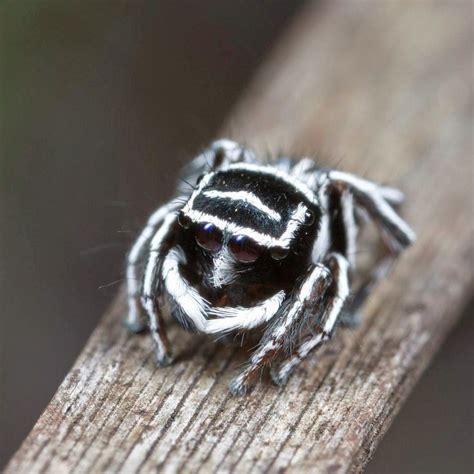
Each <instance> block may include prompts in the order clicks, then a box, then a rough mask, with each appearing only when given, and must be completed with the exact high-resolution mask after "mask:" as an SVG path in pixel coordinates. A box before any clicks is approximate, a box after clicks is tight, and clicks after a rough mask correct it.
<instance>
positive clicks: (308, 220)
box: [304, 209, 314, 225]
mask: <svg viewBox="0 0 474 474" xmlns="http://www.w3.org/2000/svg"><path fill="white" fill-rule="evenodd" d="M313 223H314V212H313V211H310V210H309V209H308V210H307V211H306V212H305V215H304V225H313Z"/></svg>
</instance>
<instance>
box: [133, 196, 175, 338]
mask: <svg viewBox="0 0 474 474" xmlns="http://www.w3.org/2000/svg"><path fill="white" fill-rule="evenodd" d="M176 208H177V203H176V202H174V201H172V202H170V203H167V204H165V205H163V206H161V207H160V208H159V209H157V210H156V211H155V212H154V213H153V214H152V215H151V216H150V218H149V219H148V222H147V224H146V226H145V228H144V229H143V230H142V232H141V234H140V235H139V237H138V239H137V240H136V241H135V243H134V244H133V246H132V249H131V250H130V253H129V254H128V258H127V271H126V275H127V302H128V315H127V317H126V319H125V325H126V326H127V328H128V329H129V330H130V331H132V332H141V331H143V330H144V329H145V328H146V321H145V318H144V315H143V308H142V305H141V302H140V293H141V290H142V280H143V261H144V260H145V258H146V255H147V253H148V251H149V245H150V242H151V239H152V238H153V236H154V235H155V234H156V232H157V231H158V229H159V227H160V226H161V225H162V223H163V220H164V218H165V217H166V215H167V214H169V213H170V212H174V211H175V210H176Z"/></svg>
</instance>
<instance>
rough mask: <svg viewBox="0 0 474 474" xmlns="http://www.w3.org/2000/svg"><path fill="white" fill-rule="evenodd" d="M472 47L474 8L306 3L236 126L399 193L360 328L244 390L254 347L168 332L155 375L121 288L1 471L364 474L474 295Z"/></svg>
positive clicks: (254, 138)
mask: <svg viewBox="0 0 474 474" xmlns="http://www.w3.org/2000/svg"><path fill="white" fill-rule="evenodd" d="M472 40H473V33H472V18H471V4H470V2H466V3H460V2H457V3H455V2H441V3H435V2H416V3H415V2H414V3H412V4H411V6H410V8H407V6H406V5H405V4H403V2H389V3H388V2H383V3H382V2H381V3H375V2H373V3H370V4H367V3H365V2H360V3H359V2H348V3H333V2H331V3H330V4H326V5H324V6H320V5H319V4H318V5H316V4H311V5H309V6H308V7H307V9H306V11H305V12H303V14H302V15H301V17H300V18H299V20H298V21H297V22H296V24H294V26H293V28H292V29H291V31H290V32H289V33H288V34H287V35H286V36H285V37H284V38H283V40H282V42H281V45H280V46H279V47H278V48H277V49H276V51H275V53H274V55H273V56H272V58H270V60H269V62H268V63H267V64H266V66H265V67H264V68H263V69H262V71H261V73H260V74H259V75H258V77H257V79H256V81H255V83H254V84H253V86H252V87H251V89H250V90H249V91H248V94H247V95H246V96H245V98H244V99H243V100H242V101H241V103H240V105H239V107H238V108H237V110H236V111H235V114H234V115H233V116H232V117H231V120H230V121H229V124H228V125H227V128H226V130H227V132H229V131H231V133H232V135H233V136H234V137H237V138H242V139H245V140H246V141H247V142H249V143H251V144H254V145H256V146H258V147H261V148H267V147H268V148H271V149H279V148H283V149H286V150H298V151H305V152H312V151H314V150H322V152H323V153H324V154H327V155H328V156H332V157H335V159H336V161H337V162H340V166H341V167H343V168H344V169H347V170H350V171H355V172H358V173H362V174H366V175H369V176H370V177H371V178H374V179H377V180H380V181H383V182H389V183H392V184H396V185H399V186H400V187H401V188H402V189H403V190H404V191H405V192H406V194H407V196H408V202H407V205H406V207H405V209H404V216H405V217H406V218H407V220H408V221H409V222H410V223H411V224H412V225H413V227H414V228H415V229H416V231H417V232H418V236H419V238H418V241H417V243H416V245H415V246H414V247H412V248H411V249H410V250H409V251H408V252H407V254H406V255H405V256H404V257H403V259H402V260H401V261H400V262H399V263H398V264H397V266H396V268H395V270H394V272H393V273H392V274H391V275H390V277H389V278H388V279H387V280H386V281H385V282H383V283H382V284H380V285H379V287H378V288H377V289H376V291H375V292H374V294H373V296H372V298H371V299H370V301H369V302H368V304H367V306H366V308H365V311H364V313H365V315H364V323H363V325H362V327H360V329H357V330H340V331H339V332H338V333H337V335H336V337H335V338H334V339H333V340H332V341H331V342H330V343H329V344H327V345H326V346H325V347H324V348H323V349H322V350H321V351H320V352H319V353H318V355H317V357H316V356H313V357H310V358H309V360H308V361H307V362H306V363H304V364H303V365H302V366H301V367H300V368H299V369H298V370H297V372H296V373H295V375H294V376H293V378H292V379H291V380H290V382H289V384H288V385H287V386H286V387H285V388H283V389H280V388H276V387H273V386H271V385H270V384H269V383H268V381H264V383H261V384H259V385H258V386H257V387H256V389H255V390H254V391H253V392H252V393H251V394H250V396H247V397H244V398H232V397H231V396H229V394H228V391H227V384H228V382H229V380H230V378H231V377H232V376H233V374H234V369H235V368H236V366H237V365H238V364H239V363H241V362H243V360H244V357H245V354H243V353H242V352H240V351H238V350H235V349H233V348H229V347H221V346H216V345H214V344H212V343H209V342H205V341H204V340H203V339H201V338H199V337H193V336H190V335H188V334H185V333H184V332H183V331H181V330H179V329H173V330H172V331H171V338H172V339H173V340H174V341H176V343H177V352H178V353H179V352H181V354H182V355H181V358H180V360H179V361H178V362H177V363H176V364H175V365H173V366H172V367H170V368H167V369H157V368H156V367H155V365H154V362H153V357H152V353H151V340H150V338H149V337H147V336H143V337H137V336H130V335H128V334H127V333H126V332H125V330H124V329H123V327H122V326H121V324H120V321H121V319H122V317H123V316H124V312H125V309H124V308H125V307H124V300H123V297H122V295H120V296H119V298H118V300H117V301H116V303H115V304H114V305H113V308H112V309H111V310H110V311H109V312H108V313H107V314H106V315H105V317H104V319H103V320H102V322H101V323H100V325H99V327H98V328H97V329H96V331H95V332H94V334H93V335H92V337H91V339H90V341H89V342H88V344H87V346H86V347H85V349H84V351H83V352H82V354H81V355H80V357H79V359H78V360H77V362H76V364H75V365H74V367H73V368H72V370H71V372H70V373H69V375H68V376H67V377H66V379H65V381H64V382H63V384H62V385H61V387H60V388H59V390H58V392H57V394H56V395H55V397H54V398H53V400H52V402H51V404H50V405H49V406H48V408H47V409H46V411H45V412H44V413H43V415H42V416H41V418H40V419H39V421H38V423H37V424H36V426H35V427H34V429H33V431H32V432H31V434H30V435H29V436H28V438H27V439H26V441H25V442H24V444H23V445H22V447H21V449H20V450H19V451H18V453H17V454H16V455H15V456H14V458H13V459H12V460H11V462H10V464H9V465H8V467H7V469H6V472H8V473H15V474H17V473H34V472H54V473H58V472H67V473H70V472H103V471H106V472H126V473H132V472H148V471H154V470H158V471H159V472H197V471H200V472H231V471H235V472H264V471H269V472H277V471H278V472H279V471H280V470H286V471H288V472H306V471H307V472H309V471H311V472H331V473H334V472H357V471H360V470H361V469H362V468H363V466H364V465H365V464H366V462H367V461H368V460H369V459H370V457H371V454H372V452H373V450H374V448H375V447H376V445H377V442H378V440H379V439H380V437H381V436H382V435H383V433H384V432H385V430H386V429H387V427H388V426H389V424H390V421H391V420H392V418H393V417H394V415H395V413H396V412H397V410H398V409H399V407H400V405H401V403H402V402H403V400H404V399H405V398H406V396H407V394H408V393H409V391H410V390H411V389H412V387H413V385H414V384H415V382H416V380H417V379H418V377H419V376H420V373H421V372H422V371H423V369H424V368H425V367H426V365H427V364H428V363H429V361H430V359H431V358H432V356H433V354H434V352H435V351H436V349H437V348H438V347H439V345H440V344H441V342H442V340H443V339H444V337H445V336H446V334H447V332H448V331H449V329H450V328H451V327H452V325H453V324H454V323H455V321H456V319H457V317H458V315H459V314H460V311H461V310H462V308H463V306H464V304H465V302H466V301H467V299H468V298H469V297H470V295H471V294H472V274H471V265H472V260H471V252H472V226H471V225H470V223H471V222H472V215H471V212H470V211H471V209H470V205H471V203H472V174H471V173H472V135H471V134H472V129H471V126H472V110H473V96H472V87H471V85H470V79H471V65H472V57H471V53H472V44H473V43H472ZM341 157H342V159H341ZM323 161H324V158H323ZM333 162H334V161H333V160H332V161H331V160H326V161H325V163H329V164H331V163H333ZM65 317H67V315H65ZM32 389H33V390H34V387H32Z"/></svg>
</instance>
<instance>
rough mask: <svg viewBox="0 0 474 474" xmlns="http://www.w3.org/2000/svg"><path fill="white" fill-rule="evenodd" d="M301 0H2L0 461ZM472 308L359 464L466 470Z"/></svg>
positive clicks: (381, 468) (393, 469) (378, 469)
mask: <svg viewBox="0 0 474 474" xmlns="http://www.w3.org/2000/svg"><path fill="white" fill-rule="evenodd" d="M302 4H303V2H302V1H300V0H298V1H296V0H277V1H263V2H255V1H251V0H238V1H235V0H234V1H230V0H229V1H222V0H221V1H218V0H208V1H207V2H200V1H197V0H196V1H190V0H189V1H184V0H182V1H179V2H178V1H173V0H167V1H163V0H161V1H155V2H151V1H150V2H145V1H143V0H140V1H137V2H124V1H119V0H107V1H98V0H97V1H89V2H79V1H72V2H63V1H60V0H57V1H52V0H48V1H44V2H34V1H33V0H28V1H25V2H14V1H6V2H3V3H1V4H0V302H1V312H0V467H1V466H2V465H3V464H4V463H5V462H6V461H7V459H8V457H9V456H10V455H11V454H12V452H13V451H14V450H15V449H16V448H17V447H18V445H19V443H20V442H21V440H22V439H23V438H24V437H25V435H26V434H27V432H28V431H29V429H30V428H31V426H32V425H33V423H34V421H35V419H36V418H37V417H38V415H39V414H40V412H41V411H42V409H43V408H44V407H45V405H46V404H47V403H48V401H49V399H50V398H51V396H52V395H53V393H54V391H55V389H56V388H57V386H58V385H59V383H60V382H61V380H62V379H63V377H64V375H65V374H66V372H67V370H68V368H69V367H70V366H71V364H72V362H73V360H74V359H75V357H76V356H77V354H78V353H79V351H80V349H81V347H82V346H83V345H84V343H85V341H86V339H87V337H88V336H89V334H90V333H91V331H92V329H93V328H94V326H95V324H96V322H97V320H98V319H99V317H100V315H101V314H102V312H103V311H104V309H105V307H106V305H107V304H108V303H109V302H110V300H111V299H112V297H113V295H114V294H115V292H116V289H117V285H118V284H119V282H120V281H121V279H122V278H123V258H124V255H125V252H126V250H127V247H128V245H129V244H130V242H131V240H132V239H133V237H134V235H135V233H136V232H137V231H138V230H139V229H140V226H141V225H142V223H143V221H144V219H145V217H146V215H147V213H149V212H150V211H151V210H152V209H153V207H154V206H156V205H157V204H158V203H160V202H161V201H163V200H164V199H165V198H166V197H167V196H168V195H169V194H170V192H171V190H172V188H173V185H174V180H175V177H176V174H177V170H178V168H179V166H180V165H181V164H183V163H185V162H186V161H187V160H188V159H189V158H190V157H191V156H192V154H193V153H194V152H195V151H196V150H197V149H198V148H199V147H201V146H202V145H203V144H205V143H206V142H208V141H209V140H210V139H211V138H212V137H213V136H215V134H216V133H217V130H218V128H219V127H220V124H221V123H222V121H223V119H224V118H225V117H226V115H227V114H228V113H229V111H230V108H231V107H232V104H233V103H235V101H236V100H237V99H238V97H239V94H240V93H241V92H242V90H243V89H244V87H245V85H246V83H247V82H248V81H249V80H250V78H251V77H252V73H253V72H254V70H255V69H256V68H257V66H258V65H259V64H260V62H261V61H262V60H263V59H264V58H265V55H266V54H267V53H268V51H269V49H270V48H271V46H272V44H273V43H274V42H275V41H276V39H277V38H278V36H279V34H280V33H281V32H282V30H283V29H284V28H285V25H286V24H287V23H288V22H289V21H291V18H292V16H293V15H294V14H296V13H297V12H298V10H299V9H300V8H301V6H302ZM109 284H110V285H109ZM471 307H472V306H471ZM470 312H471V311H470V310H466V315H465V317H464V319H463V322H462V324H461V325H460V326H459V327H458V328H457V329H456V331H455V333H454V334H453V335H452V336H451V338H450V339H449V340H448V342H447V344H446V345H445V347H444V348H443V350H442V351H441V353H440V355H439V356H438V358H437V360H436V362H435V364H434V365H433V366H432V368H430V370H429V371H428V372H427V374H426V375H425V377H424V379H423V381H422V382H421V383H420V385H419V386H418V388H417V390H416V391H415V392H414V394H413V395H412V397H411V399H410V400H409V402H408V403H407V405H406V406H405V407H404V409H403V411H402V413H401V415H400V416H399V417H398V418H397V420H396V422H395V424H394V426H393V428H392V429H391V431H390V432H389V433H388V435H387V436H386V438H385V439H384V441H383V442H382V445H381V447H380V449H379V450H378V451H377V454H376V456H375V459H374V461H373V462H372V463H371V464H370V466H369V469H368V471H369V472H372V473H382V472H385V473H398V472H413V473H421V472H440V473H444V472H451V473H467V472H472V470H473V469H472V467H473V464H472V454H471V446H472V416H471V415H472V401H471V400H472V375H471V372H470V371H471V368H472V362H473V357H472V349H471V346H472V336H473V333H474V328H473V324H472V317H471V314H468V313H470Z"/></svg>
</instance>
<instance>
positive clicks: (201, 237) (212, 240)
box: [196, 222, 222, 252]
mask: <svg viewBox="0 0 474 474" xmlns="http://www.w3.org/2000/svg"><path fill="white" fill-rule="evenodd" d="M196 242H197V243H198V245H199V246H200V247H202V248H203V249H205V250H208V251H209V252H218V251H219V250H220V249H221V248H222V232H221V231H220V230H219V229H218V228H217V227H216V226H215V225H214V224H211V223H209V222H208V223H204V224H199V225H198V227H197V230H196Z"/></svg>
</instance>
